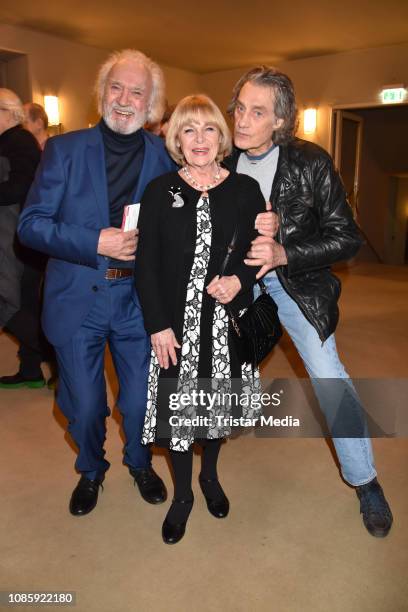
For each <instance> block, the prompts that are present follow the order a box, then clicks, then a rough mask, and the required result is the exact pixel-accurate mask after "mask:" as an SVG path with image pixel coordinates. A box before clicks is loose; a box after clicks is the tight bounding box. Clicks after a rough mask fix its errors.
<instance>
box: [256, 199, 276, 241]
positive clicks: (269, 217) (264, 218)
mask: <svg viewBox="0 0 408 612" xmlns="http://www.w3.org/2000/svg"><path fill="white" fill-rule="evenodd" d="M266 210H267V211H268V212H264V213H259V214H258V215H257V216H256V219H255V229H257V230H258V232H259V233H260V234H261V236H268V238H274V237H275V236H276V234H277V233H278V229H279V217H278V215H277V214H276V213H274V212H272V206H271V203H270V202H267V203H266Z"/></svg>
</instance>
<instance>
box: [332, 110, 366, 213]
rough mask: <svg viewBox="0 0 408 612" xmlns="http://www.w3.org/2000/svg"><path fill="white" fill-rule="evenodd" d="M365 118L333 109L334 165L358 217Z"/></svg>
mask: <svg viewBox="0 0 408 612" xmlns="http://www.w3.org/2000/svg"><path fill="white" fill-rule="evenodd" d="M363 123H364V121H363V118H362V117H360V116H359V115H356V114H354V113H349V112H347V111H343V110H335V111H333V138H332V142H333V147H332V148H333V150H332V155H333V157H334V165H335V166H336V169H337V170H338V171H339V173H340V175H341V178H342V180H343V183H344V186H345V189H346V192H347V198H348V201H349V204H350V206H351V208H352V210H353V214H354V217H355V218H356V219H358V195H359V181H360V163H361V147H362V142H363Z"/></svg>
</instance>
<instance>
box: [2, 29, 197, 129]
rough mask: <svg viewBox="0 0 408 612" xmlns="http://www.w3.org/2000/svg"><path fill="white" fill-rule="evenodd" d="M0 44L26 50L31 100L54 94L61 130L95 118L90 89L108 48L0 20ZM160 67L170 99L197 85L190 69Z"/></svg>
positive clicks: (8, 47) (17, 49)
mask: <svg viewBox="0 0 408 612" xmlns="http://www.w3.org/2000/svg"><path fill="white" fill-rule="evenodd" d="M0 48H1V49H6V50H11V51H17V52H20V53H26V54H27V57H28V63H29V74H30V77H31V83H30V88H31V91H32V100H33V101H34V102H38V103H40V104H42V103H43V96H44V94H51V95H58V96H59V99H60V112H61V122H62V124H63V129H64V131H69V130H75V129H80V128H84V127H87V126H88V124H89V123H94V122H95V121H96V120H97V114H96V110H95V104H94V99H93V94H92V89H93V84H94V80H95V75H96V72H97V70H98V67H99V65H100V64H101V63H102V62H103V61H104V60H105V58H106V57H107V55H108V53H109V50H103V49H96V48H94V47H88V46H85V45H80V44H77V43H72V42H69V41H66V40H63V39H61V38H57V37H55V36H49V35H47V34H41V33H39V32H34V31H32V30H28V29H23V28H17V27H13V26H6V25H1V24H0ZM162 68H163V72H164V75H165V78H166V82H167V84H168V87H167V90H168V92H167V97H168V99H169V102H170V103H174V102H177V100H178V99H179V98H181V97H182V96H185V95H187V94H188V93H191V92H192V91H196V90H197V89H198V77H197V75H195V74H194V73H191V72H187V71H185V70H179V69H177V68H172V67H168V66H162ZM24 101H26V100H24Z"/></svg>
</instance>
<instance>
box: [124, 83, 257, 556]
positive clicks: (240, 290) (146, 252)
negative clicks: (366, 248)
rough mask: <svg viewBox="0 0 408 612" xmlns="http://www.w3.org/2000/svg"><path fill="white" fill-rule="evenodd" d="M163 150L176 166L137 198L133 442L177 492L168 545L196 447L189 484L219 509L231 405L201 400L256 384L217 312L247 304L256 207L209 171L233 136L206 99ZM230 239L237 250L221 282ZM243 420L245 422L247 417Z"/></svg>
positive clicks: (223, 510)
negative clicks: (161, 460)
mask: <svg viewBox="0 0 408 612" xmlns="http://www.w3.org/2000/svg"><path fill="white" fill-rule="evenodd" d="M166 144H167V147H168V150H169V152H170V155H171V156H172V157H173V159H174V160H175V161H176V162H177V163H178V164H180V165H181V169H180V170H179V172H172V173H169V174H165V175H163V176H161V177H159V178H157V179H155V180H154V181H152V182H151V183H150V184H149V185H148V187H147V188H146V191H145V193H144V195H143V198H142V202H141V209H140V219H139V235H140V239H139V245H138V251H137V257H136V286H137V290H138V294H139V299H140V303H141V306H142V310H143V316H144V321H145V327H146V329H147V331H148V333H149V334H151V341H152V360H151V365H150V373H149V383H148V402H147V411H146V418H145V426H144V431H143V439H142V441H143V443H145V444H149V443H155V444H158V445H160V446H165V447H167V448H168V449H169V452H170V459H171V463H172V467H173V471H174V476H175V493H174V499H173V502H172V504H171V507H170V509H169V511H168V513H167V516H166V519H165V521H164V523H163V529H162V535H163V539H164V541H165V542H166V543H169V544H171V543H175V542H178V541H179V540H180V539H181V538H182V537H183V535H184V532H185V527H186V523H187V519H188V516H189V514H190V511H191V508H192V505H193V501H194V498H193V492H192V488H191V475H192V460H193V449H192V446H193V443H194V441H195V440H196V441H198V442H199V443H200V444H201V445H202V447H203V457H202V467H201V473H200V478H199V482H200V486H201V489H202V491H203V494H204V496H205V498H206V501H207V506H208V509H209V511H210V512H211V514H213V515H214V516H215V517H217V518H223V517H225V516H227V514H228V511H229V502H228V499H227V497H226V495H225V493H224V491H223V489H222V487H221V485H220V483H219V481H218V475H217V460H218V454H219V450H220V446H221V443H222V441H223V439H224V438H225V436H226V435H228V433H229V432H230V427H229V424H230V421H229V420H228V417H229V416H231V414H230V412H229V410H230V409H231V408H230V407H228V408H227V407H226V406H225V405H222V403H220V402H215V403H213V401H210V402H209V404H207V403H206V401H204V400H203V398H204V397H207V396H205V395H200V391H201V392H202V393H204V391H205V392H208V393H209V394H210V393H212V394H213V395H216V394H217V393H218V396H217V397H218V398H220V397H221V396H222V393H223V392H227V393H228V392H231V391H232V390H235V389H236V382H237V381H238V380H239V384H240V390H241V392H245V390H246V391H247V392H248V393H249V392H250V390H251V389H253V385H254V384H256V382H257V381H256V379H257V376H258V373H257V371H255V372H253V371H252V369H251V366H247V365H241V363H240V362H239V359H238V356H237V354H236V351H235V349H234V344H233V338H232V334H231V330H230V328H229V320H228V315H227V312H226V310H225V308H224V305H225V304H228V307H229V308H231V310H232V311H233V312H235V313H239V312H241V311H242V310H243V309H245V308H246V307H248V305H249V304H250V303H251V302H252V287H253V284H254V283H255V280H256V278H255V277H256V274H257V272H258V271H259V268H254V267H250V266H246V265H245V264H244V261H243V260H244V258H245V256H246V253H247V251H248V250H249V248H250V244H251V241H252V240H254V238H255V237H256V236H257V232H256V230H255V219H256V216H257V214H258V213H260V212H264V211H265V200H264V199H263V197H262V194H261V191H260V189H259V187H258V184H257V182H256V181H254V180H253V179H251V178H249V177H248V176H244V175H240V174H235V173H230V172H228V171H227V170H226V169H225V168H223V167H221V166H220V165H219V163H220V161H221V160H222V159H223V158H224V157H225V156H226V155H227V154H228V153H229V152H230V150H231V137H230V133H229V131H228V128H227V125H226V123H225V120H224V118H223V116H222V114H221V112H220V110H219V109H218V107H217V106H216V105H215V104H214V102H213V101H212V100H211V99H209V98H208V97H206V96H204V95H196V96H188V97H186V98H184V99H183V100H181V102H179V104H178V105H177V107H176V109H175V111H174V113H173V115H172V117H171V119H170V124H169V129H168V133H167V138H166ZM235 231H237V239H236V245H235V249H234V251H233V252H232V253H231V256H230V260H229V263H228V267H227V269H226V270H225V275H224V276H222V277H221V278H220V277H219V275H218V273H219V271H220V269H221V265H222V263H223V261H224V259H225V256H226V253H227V249H228V245H229V244H230V242H231V239H232V237H233V234H234V232H235ZM234 384H235V386H234ZM186 398H187V399H186ZM238 408H239V407H238ZM236 414H237V409H235V412H234V415H236ZM241 415H242V408H241ZM244 416H245V417H247V418H249V417H253V416H254V414H252V413H251V411H250V410H249V409H248V410H247V411H246V412H245V414H244ZM217 417H219V418H217ZM224 417H226V418H224ZM194 419H195V420H194ZM192 421H193V422H192Z"/></svg>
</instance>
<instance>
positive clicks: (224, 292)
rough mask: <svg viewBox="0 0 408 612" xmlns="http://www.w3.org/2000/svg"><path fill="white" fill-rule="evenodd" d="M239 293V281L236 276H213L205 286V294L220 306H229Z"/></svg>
mask: <svg viewBox="0 0 408 612" xmlns="http://www.w3.org/2000/svg"><path fill="white" fill-rule="evenodd" d="M240 291H241V281H240V280H239V278H238V276H236V274H233V275H232V276H221V278H220V277H219V276H218V275H217V276H215V277H214V278H213V279H212V281H211V283H210V284H209V285H207V292H208V293H209V295H211V297H213V298H214V299H216V300H217V301H218V302H220V304H229V302H231V301H232V300H233V299H234V297H235V296H236V295H237V294H238V293H239V292H240Z"/></svg>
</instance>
